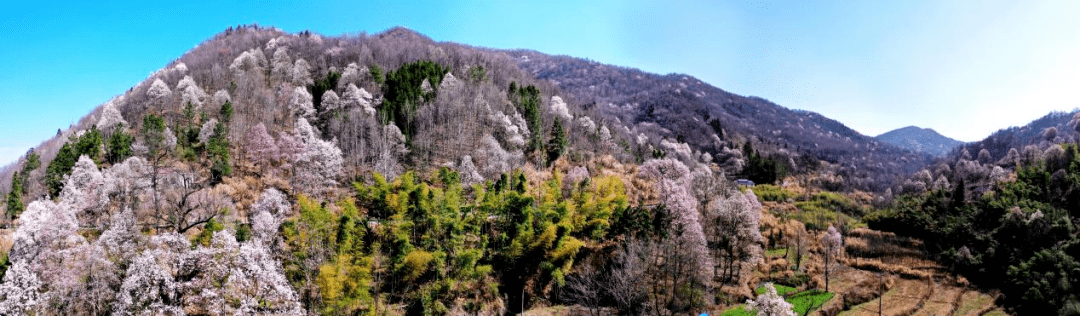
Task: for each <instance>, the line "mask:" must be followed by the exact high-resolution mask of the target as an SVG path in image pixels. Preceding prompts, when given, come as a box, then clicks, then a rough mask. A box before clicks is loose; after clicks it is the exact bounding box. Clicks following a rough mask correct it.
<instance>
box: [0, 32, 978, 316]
mask: <svg viewBox="0 0 1080 316" xmlns="http://www.w3.org/2000/svg"><path fill="white" fill-rule="evenodd" d="M930 159H931V158H930V157H929V156H928V155H925V154H920V153H916V152H913V151H910V150H906V149H903V148H900V147H897V146H894V145H892V144H889V143H885V142H881V141H878V140H876V139H874V138H872V137H869V136H866V135H862V134H859V133H858V132H856V131H854V130H852V129H851V128H848V127H847V126H845V125H844V124H842V123H840V122H837V121H835V120H832V119H829V118H827V117H824V116H822V115H820V114H817V113H814V112H808V111H800V110H793V109H789V108H785V107H783V106H780V105H777V104H775V103H772V102H770V101H768V100H765V99H762V98H758V97H752V96H740V95H737V94H733V93H730V92H727V91H724V90H721V89H720V88H717V87H713V86H711V85H708V84H706V83H704V82H702V81H700V80H697V79H695V78H694V77H691V76H689V75H683V74H667V75H659V74H650V73H646V72H643V71H640V70H637V69H632V68H625V67H619V66H612V65H604V64H600V63H596V62H592V61H588V60H585V59H580V58H573V57H567V56H552V55H546V54H543V53H539V52H535V51H526V50H497V49H488V48H479V47H472V46H468V45H463V44H457V43H447V42H436V41H433V40H432V39H430V38H428V37H426V36H424V35H422V34H419V33H416V32H413V31H411V30H408V29H404V28H394V29H390V30H387V31H384V32H381V33H377V34H372V35H368V34H364V33H361V34H356V35H343V36H337V37H324V36H321V35H319V34H314V33H311V32H306V31H305V32H301V33H297V34H289V33H286V32H282V31H280V30H278V29H275V28H264V27H259V26H241V27H237V28H229V29H228V30H226V31H225V32H222V33H220V34H218V35H216V36H214V37H213V38H210V39H208V40H206V41H204V42H203V43H200V44H199V45H198V46H196V47H195V48H193V49H191V50H190V51H188V52H186V53H184V54H183V55H182V56H180V57H179V58H177V59H176V60H174V61H172V62H170V63H168V64H167V65H165V67H164V68H162V69H161V70H159V71H156V72H154V73H152V74H151V75H150V76H149V77H147V78H146V79H145V80H144V81H143V82H141V83H139V84H137V85H136V86H134V87H132V88H130V89H128V90H127V91H122V92H121V93H120V94H119V95H117V96H116V97H115V98H113V99H111V100H108V101H106V102H104V103H103V104H102V105H101V106H99V107H98V108H96V109H94V110H93V111H91V113H89V114H87V115H86V116H84V117H83V118H82V119H80V120H78V121H77V123H75V124H72V125H71V126H68V127H66V128H63V129H62V130H61V131H60V132H59V133H58V134H57V135H56V136H55V137H53V138H52V139H49V140H47V141H45V142H43V143H42V144H41V145H39V146H37V147H36V148H34V149H33V150H31V151H30V152H28V153H27V155H26V156H25V157H23V158H22V159H20V161H19V162H17V163H15V164H13V165H10V166H8V167H6V168H4V169H3V170H2V171H3V172H2V173H0V178H2V179H4V180H6V181H9V182H7V185H6V186H7V191H8V192H7V193H6V200H5V202H6V203H3V206H2V208H3V210H4V212H3V213H4V215H6V216H5V218H4V219H3V220H2V221H0V224H3V225H5V226H6V227H5V228H7V229H3V230H0V240H5V241H8V243H7V245H10V251H8V250H7V249H4V250H3V251H2V252H0V258H4V259H2V260H0V263H2V264H0V274H5V273H6V274H5V275H3V278H2V279H3V282H0V314H5V315H7V314H28V313H40V314H80V315H81V314H144V313H145V314H200V315H203V314H287V315H297V314H308V313H319V314H326V315H342V314H345V315H351V314H368V313H371V314H384V313H386V314H399V315H419V314H451V315H462V314H474V315H475V314H480V315H500V314H502V315H510V314H518V313H522V312H523V309H527V308H532V307H540V306H551V305H577V306H584V307H586V308H595V307H599V306H606V307H614V308H617V309H619V310H620V311H627V312H628V313H630V314H640V313H646V309H648V310H651V312H656V313H661V314H688V313H691V312H697V311H700V310H702V309H709V310H712V309H720V308H726V307H729V306H727V305H730V302H742V301H746V300H747V299H750V298H754V294H753V293H754V291H755V290H756V288H757V285H758V284H759V283H760V282H761V281H777V282H780V281H782V282H784V284H789V285H794V286H797V287H799V288H819V287H821V284H820V283H821V282H822V280H821V278H818V277H817V274H818V273H819V272H820V266H822V265H817V264H818V263H814V264H811V263H810V261H817V260H819V259H820V257H818V256H816V255H812V254H807V255H806V259H805V260H806V261H805V262H806V264H805V265H804V266H803V267H804V269H799V268H798V267H796V268H795V269H791V267H792V265H791V264H789V263H787V262H784V261H783V260H787V259H781V258H779V257H776V256H775V255H772V256H769V257H768V258H769V259H768V261H769V262H771V263H770V264H769V267H764V266H762V265H760V264H759V263H761V261H758V259H761V258H762V254H763V253H764V252H763V250H775V249H778V247H783V243H791V244H792V245H796V244H797V245H807V244H809V243H808V242H809V240H812V239H810V238H815V239H816V238H818V237H816V236H817V234H818V233H821V232H822V231H824V230H825V229H826V228H827V227H830V226H832V225H837V227H840V228H841V229H842V230H844V231H845V232H846V229H850V228H853V227H856V226H858V220H859V217H861V216H863V215H864V214H866V210H868V209H870V204H871V203H872V202H873V201H874V200H875V199H874V197H873V196H872V195H871V194H867V193H866V192H858V190H859V189H865V190H878V191H886V190H887V189H891V188H893V187H897V186H898V185H899V183H900V180H901V179H905V178H906V176H907V175H908V174H909V173H912V172H914V171H916V170H919V169H921V168H923V167H925V166H927V164H928V162H929V160H930ZM956 169H957V170H960V168H956ZM786 175H796V176H803V175H815V176H819V177H817V178H814V179H810V178H809V177H804V178H799V179H796V181H799V180H803V179H806V180H808V181H805V182H801V183H795V184H794V186H801V187H802V189H800V190H799V191H797V192H791V191H787V190H788V188H791V187H793V186H792V185H784V186H764V185H763V186H758V187H756V188H754V189H753V190H756V191H757V193H755V191H744V190H740V189H738V188H737V187H736V186H735V185H733V184H732V180H734V179H736V178H741V177H746V178H749V179H764V181H757V180H755V181H756V182H759V183H784V182H785V181H786V180H787V178H785V176H786ZM814 181H818V182H814ZM924 187H925V185H924ZM823 189H824V190H832V191H839V193H835V192H823V191H822V190H823ZM758 193H760V194H761V196H760V198H759V196H758V195H757V194H758ZM763 200H764V201H765V202H766V203H764V204H763V203H761V202H762V201H763ZM777 203H782V205H778V204H777ZM800 221H802V222H800ZM806 230H811V231H812V232H807V231H806ZM830 231H832V232H833V233H830V234H833V235H835V234H838V233H839V232H840V231H838V230H833V229H830ZM782 236H783V237H782ZM865 236H869V235H865ZM856 237H857V236H856ZM867 238H876V239H878V240H880V239H881V237H867ZM829 240H835V241H836V244H833V246H838V245H839V242H840V241H841V240H842V239H840V236H836V238H832V237H830V238H829ZM770 241H771V242H770ZM868 242H869V241H868ZM0 244H2V243H0ZM905 244H908V243H906V242H905ZM770 246H771V247H770ZM766 247H770V248H773V249H766ZM799 247H800V248H799V249H802V248H801V246H799ZM800 251H801V250H797V251H796V252H800ZM772 252H775V251H772ZM904 252H907V251H906V250H905V251H904ZM811 253H812V252H811ZM867 253H870V252H867ZM879 255H880V253H876V254H874V256H879ZM797 257H798V258H803V256H797ZM654 259H656V260H654ZM799 260H804V259H799ZM826 260H827V259H826ZM848 262H850V261H848ZM854 262H856V263H858V262H860V261H859V260H854ZM772 263H777V264H775V265H773V264H772ZM824 266H827V265H824ZM687 267H699V269H688V268H687ZM759 269H761V271H758V270H759ZM854 270H858V271H861V272H854V273H855V274H849V275H847V277H858V278H863V277H859V276H858V275H857V274H860V273H869V272H866V271H864V270H860V269H854ZM854 270H849V269H843V271H854ZM887 270H889V271H893V270H894V269H891V268H890V269H887ZM721 271H723V272H721ZM775 271H784V272H789V271H790V272H791V274H786V275H788V276H784V275H785V274H774V273H772V272H775ZM875 271H882V269H876V270H875ZM825 273H828V272H827V270H826V272H825ZM834 273H836V274H838V275H836V277H838V278H837V279H835V280H845V279H844V278H843V277H842V275H843V274H846V273H848V272H834ZM811 275H814V276H813V277H811ZM912 275H915V276H916V277H918V275H921V274H920V273H915V274H912ZM791 276H794V277H791ZM763 278H765V279H763ZM935 279H936V278H935ZM828 280H829V277H825V278H824V280H823V282H826V284H827V282H829V281H828ZM848 281H852V282H848ZM927 281H929V278H927ZM843 283H847V284H849V285H850V286H846V288H845V289H838V290H836V291H837V293H838V294H839V295H837V297H853V296H851V295H854V294H855V293H873V292H874V291H873V290H872V289H873V288H877V287H878V286H877V285H875V284H870V283H866V282H861V281H860V282H855V281H854V280H852V279H847V280H846V281H844V282H843ZM912 283H913V284H923V281H922V280H919V281H918V282H912ZM673 284H675V285H680V287H679V289H678V290H677V291H658V290H656V289H664V288H670V286H672V285H673ZM825 288H828V286H827V285H826V286H825ZM840 291H843V292H840ZM920 295H922V294H920ZM863 296H865V295H863ZM861 297H862V296H861ZM926 297H929V296H928V295H927V296H926ZM832 302H833V303H832V305H831V306H832V307H827V308H829V310H839V309H842V308H843V305H844V304H845V302H843V301H838V300H833V301H832ZM920 305H921V304H920ZM912 306H915V305H912ZM597 311H599V310H597ZM567 313H570V314H579V313H578V311H576V310H571V311H567Z"/></svg>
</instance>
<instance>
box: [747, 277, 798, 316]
mask: <svg viewBox="0 0 1080 316" xmlns="http://www.w3.org/2000/svg"><path fill="white" fill-rule="evenodd" d="M793 307H794V306H793V305H791V303H788V302H787V301H785V300H784V298H783V297H782V296H780V295H779V294H777V292H776V287H775V286H773V284H772V283H765V293H762V294H761V295H758V297H757V299H752V300H746V311H747V312H750V313H756V314H755V315H757V316H795V310H794V309H793Z"/></svg>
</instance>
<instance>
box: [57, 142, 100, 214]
mask: <svg viewBox="0 0 1080 316" xmlns="http://www.w3.org/2000/svg"><path fill="white" fill-rule="evenodd" d="M101 147H102V136H101V132H100V131H98V129H97V127H91V128H90V130H88V131H86V132H85V133H83V134H82V136H78V137H75V136H72V137H71V138H69V139H68V142H66V143H64V145H63V146H61V147H60V151H58V152H57V153H56V157H54V158H53V160H52V162H50V163H49V166H48V167H46V168H45V187H46V188H47V189H48V191H49V195H50V196H54V197H55V196H57V195H59V194H60V190H61V189H63V187H64V176H65V175H67V174H70V173H71V169H72V168H74V167H75V163H76V162H78V161H79V157H81V156H82V155H86V156H87V157H90V158H91V159H94V161H95V162H100V161H101Z"/></svg>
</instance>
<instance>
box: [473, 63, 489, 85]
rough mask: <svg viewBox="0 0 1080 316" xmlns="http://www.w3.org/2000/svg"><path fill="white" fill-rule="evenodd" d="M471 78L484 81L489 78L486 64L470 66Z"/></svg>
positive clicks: (475, 80) (474, 80)
mask: <svg viewBox="0 0 1080 316" xmlns="http://www.w3.org/2000/svg"><path fill="white" fill-rule="evenodd" d="M469 80H470V81H472V82H483V81H484V80H487V69H484V66H480V65H476V66H473V67H469Z"/></svg>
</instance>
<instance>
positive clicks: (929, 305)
mask: <svg viewBox="0 0 1080 316" xmlns="http://www.w3.org/2000/svg"><path fill="white" fill-rule="evenodd" d="M962 294H964V289H962V288H959V287H955V286H944V285H941V284H935V285H934V294H933V295H931V296H930V299H928V300H926V303H925V304H923V307H922V309H920V310H919V311H917V312H915V315H920V316H937V315H952V312H953V309H954V308H955V307H954V306H953V304H954V302H956V301H958V300H960V295H962Z"/></svg>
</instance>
